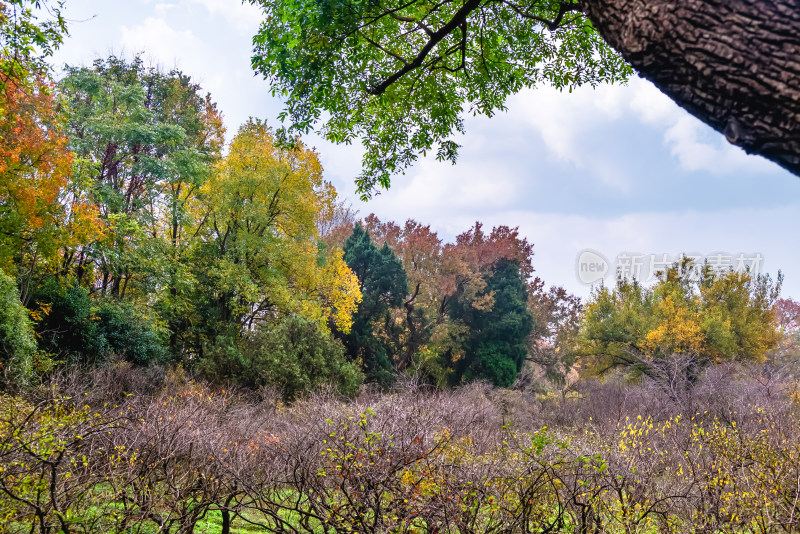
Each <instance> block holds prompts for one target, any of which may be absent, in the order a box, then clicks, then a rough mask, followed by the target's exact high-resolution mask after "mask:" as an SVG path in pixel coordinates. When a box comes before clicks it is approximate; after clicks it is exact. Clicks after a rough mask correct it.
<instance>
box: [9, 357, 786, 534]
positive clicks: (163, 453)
mask: <svg viewBox="0 0 800 534" xmlns="http://www.w3.org/2000/svg"><path fill="white" fill-rule="evenodd" d="M770 369H772V370H773V371H774V368H770V367H769V366H751V367H742V366H738V365H733V364H730V365H725V366H717V367H715V368H712V369H710V370H709V371H708V372H706V373H705V374H704V375H703V377H702V378H701V379H700V380H699V381H698V382H697V383H696V384H694V386H693V387H692V389H691V394H690V395H688V394H687V395H684V396H682V397H680V398H676V397H675V396H674V395H672V394H670V392H669V391H667V390H666V389H665V387H664V384H660V383H656V382H646V383H643V384H641V385H638V386H631V385H629V384H625V383H624V382H623V381H620V380H613V379H610V378H609V379H607V380H606V381H605V382H599V381H585V382H581V383H580V386H579V387H578V388H577V389H576V390H574V391H573V392H572V393H571V394H570V395H568V396H566V397H565V398H561V399H559V398H554V397H542V396H539V397H537V396H532V395H528V394H524V393H521V392H519V391H517V392H513V391H509V390H499V389H493V388H491V387H489V386H486V385H481V384H473V385H471V386H468V387H465V388H461V389H457V390H452V391H441V390H433V389H427V388H422V389H419V388H417V387H415V386H413V385H411V384H406V385H404V386H403V387H402V388H398V389H396V390H395V391H394V392H392V393H391V394H388V395H387V394H374V393H369V392H364V393H362V394H361V395H360V396H359V397H357V398H356V399H354V400H352V401H350V402H342V401H340V400H338V399H337V398H336V397H334V396H332V395H323V394H319V395H316V396H312V397H306V398H304V399H300V400H298V401H297V402H295V403H294V404H293V405H291V406H289V407H287V406H285V405H283V404H282V403H281V402H280V400H279V397H277V396H274V395H272V394H271V393H270V392H268V391H262V392H261V393H260V394H259V395H255V394H253V393H248V394H246V395H245V394H241V393H237V392H231V391H223V390H216V391H214V390H212V389H210V388H208V387H207V386H205V385H203V384H202V383H197V382H192V381H190V380H188V379H187V378H186V376H185V375H184V374H183V373H181V372H180V370H178V371H175V370H172V371H168V372H164V371H163V370H159V369H151V370H149V371H143V370H140V369H134V368H131V367H130V366H129V364H120V365H118V366H115V367H108V368H105V369H104V370H96V369H95V370H91V371H87V372H86V373H83V374H82V375H78V374H72V375H70V376H64V377H60V378H54V379H53V381H52V383H51V384H49V385H48V386H47V387H42V388H41V389H38V390H37V393H36V394H35V395H33V396H31V397H30V398H28V399H27V400H22V399H21V398H18V397H11V396H3V397H2V399H0V405H1V406H0V460H1V461H2V465H3V476H2V477H1V478H0V513H2V516H3V518H4V527H3V528H4V530H5V531H8V532H42V533H46V532H58V531H63V532H154V531H159V532H201V531H204V530H206V529H207V528H209V525H214V526H215V528H220V529H221V530H222V532H236V531H237V529H244V528H261V529H264V530H265V531H268V532H370V533H372V532H462V533H466V532H652V531H660V532H676V533H677V532H793V531H796V530H797V528H798V521H797V514H798V511H800V510H798V497H800V434H798V432H797V428H798V422H799V421H798V415H797V413H796V409H797V403H798V392H797V390H796V389H795V387H796V380H795V379H794V378H793V377H791V376H789V375H788V374H787V373H786V372H785V370H784V372H782V373H781V377H782V378H780V379H778V378H776V376H774V375H770Z"/></svg>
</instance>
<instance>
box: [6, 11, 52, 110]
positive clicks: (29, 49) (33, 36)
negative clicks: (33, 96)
mask: <svg viewBox="0 0 800 534" xmlns="http://www.w3.org/2000/svg"><path fill="white" fill-rule="evenodd" d="M63 5H64V2H63V1H61V0H55V1H50V0H2V1H1V2H0V91H3V90H5V85H6V84H7V83H8V82H9V81H11V82H13V83H14V84H16V85H19V84H20V82H23V83H24V82H25V81H26V80H29V79H30V78H29V75H30V74H31V73H35V74H42V73H44V72H46V71H47V69H48V65H47V63H46V61H45V60H46V58H48V57H49V56H51V55H52V54H53V52H55V50H56V49H57V48H58V47H59V46H60V45H61V43H62V42H63V40H64V35H66V33H67V22H66V19H65V18H64V17H63V15H62V14H61V9H62V7H63ZM3 113H5V111H4V107H3V106H2V105H0V115H2V114H3Z"/></svg>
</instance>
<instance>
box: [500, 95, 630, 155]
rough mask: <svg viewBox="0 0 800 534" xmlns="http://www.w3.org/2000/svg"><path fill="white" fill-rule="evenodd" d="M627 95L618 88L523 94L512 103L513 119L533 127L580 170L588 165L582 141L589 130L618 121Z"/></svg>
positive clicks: (552, 148) (559, 153)
mask: <svg viewBox="0 0 800 534" xmlns="http://www.w3.org/2000/svg"><path fill="white" fill-rule="evenodd" d="M624 97H625V95H624V93H622V92H621V91H620V90H619V88H618V87H612V86H602V87H598V88H597V89H592V88H590V87H581V88H579V89H576V90H575V91H573V92H572V93H566V92H561V91H558V90H556V89H553V88H550V87H542V88H539V89H535V90H527V91H523V92H521V93H519V94H517V95H515V96H514V97H512V98H511V99H510V101H509V108H510V109H511V110H512V114H510V115H511V117H512V119H513V120H518V121H521V122H524V123H527V124H529V125H531V126H533V127H534V128H535V129H536V130H538V131H539V133H540V135H541V136H542V140H543V141H544V143H545V145H546V146H547V147H548V148H549V149H550V150H551V151H552V152H553V154H554V155H555V156H557V157H558V158H559V159H562V160H567V161H570V162H572V163H574V164H576V165H578V166H579V167H582V166H583V165H585V164H586V163H588V162H587V160H586V158H585V157H584V153H583V152H582V151H581V143H580V139H581V138H582V137H583V135H584V134H585V133H586V132H587V131H588V130H590V129H592V128H594V127H597V126H598V125H600V124H603V123H606V122H610V121H614V120H616V119H618V118H619V117H620V116H621V114H622V112H623V103H624Z"/></svg>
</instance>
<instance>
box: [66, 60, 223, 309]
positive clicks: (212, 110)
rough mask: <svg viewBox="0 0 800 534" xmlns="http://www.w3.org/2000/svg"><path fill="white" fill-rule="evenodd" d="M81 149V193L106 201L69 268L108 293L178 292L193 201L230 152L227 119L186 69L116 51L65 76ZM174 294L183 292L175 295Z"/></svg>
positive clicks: (69, 254) (70, 255)
mask: <svg viewBox="0 0 800 534" xmlns="http://www.w3.org/2000/svg"><path fill="white" fill-rule="evenodd" d="M59 88H60V90H61V95H62V96H63V98H64V100H65V105H66V114H67V117H68V123H69V130H70V133H71V139H70V143H69V146H70V148H71V149H72V150H73V151H74V153H75V157H76V164H75V170H74V173H75V176H76V178H75V180H76V182H77V183H78V184H80V186H81V187H80V188H77V189H76V191H75V195H78V196H80V197H81V198H86V199H88V201H90V202H91V203H92V204H93V205H95V206H96V207H97V210H98V212H99V216H100V218H101V220H102V221H103V224H104V232H103V235H102V236H100V237H98V238H96V239H93V240H86V241H83V242H82V243H80V244H79V246H76V247H74V248H73V249H72V250H68V251H65V253H64V264H65V269H64V270H65V271H66V272H68V273H69V274H73V275H74V276H75V277H76V278H77V280H78V282H79V283H81V284H83V285H86V286H89V287H90V288H92V290H93V291H94V290H96V291H98V292H99V293H101V294H103V295H111V296H113V297H114V298H118V299H123V298H125V297H126V295H131V294H134V295H135V294H136V292H137V290H138V291H139V293H140V295H142V294H143V295H146V297H147V298H148V299H149V298H150V295H151V294H152V293H154V292H157V291H158V290H159V289H162V288H164V287H166V288H168V292H172V293H174V292H175V289H176V285H177V284H178V282H177V281H176V277H177V273H176V266H177V264H178V263H179V262H180V260H181V254H184V255H185V249H186V247H185V245H186V240H185V239H184V238H185V236H184V235H183V233H182V231H183V230H184V229H185V228H186V227H190V226H192V225H191V224H190V223H189V218H190V217H189V216H188V213H187V203H188V202H189V200H190V199H192V198H194V196H196V193H197V191H198V189H199V187H200V186H201V185H202V184H203V182H204V181H205V179H206V178H207V176H208V173H209V170H210V166H211V164H212V163H213V162H214V161H216V159H217V158H218V157H219V155H220V151H221V149H222V144H223V142H224V128H223V126H222V118H221V115H220V113H219V111H217V109H216V106H215V104H214V103H213V102H212V101H211V99H210V97H209V96H208V95H205V96H204V95H203V94H202V92H201V88H200V86H199V85H197V84H195V83H193V82H192V81H191V79H190V78H189V77H188V76H186V75H184V74H183V73H182V72H180V71H178V70H174V71H171V72H169V73H163V72H161V71H159V70H158V69H156V68H147V67H146V66H145V65H144V62H143V61H142V59H141V58H139V57H135V58H134V59H133V60H132V61H130V62H128V61H126V60H124V59H121V58H117V57H115V56H111V57H109V58H108V59H106V60H97V61H95V62H94V64H93V66H92V67H91V68H88V67H68V68H67V75H66V76H65V77H64V78H63V79H62V80H61V82H60V83H59ZM173 296H174V295H173Z"/></svg>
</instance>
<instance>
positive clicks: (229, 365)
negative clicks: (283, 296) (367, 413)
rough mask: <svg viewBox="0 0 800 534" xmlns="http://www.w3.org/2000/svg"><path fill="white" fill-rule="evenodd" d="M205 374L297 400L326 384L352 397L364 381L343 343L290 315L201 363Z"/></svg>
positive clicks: (220, 348) (217, 349) (220, 347)
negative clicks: (275, 390) (269, 390)
mask: <svg viewBox="0 0 800 534" xmlns="http://www.w3.org/2000/svg"><path fill="white" fill-rule="evenodd" d="M201 370H202V371H203V373H204V374H205V375H206V376H207V377H209V378H213V379H217V380H231V381H233V382H235V383H236V384H237V385H239V386H244V387H250V388H254V389H255V388H259V387H263V386H272V387H275V388H276V389H277V390H278V391H280V393H281V395H282V396H283V399H284V400H286V401H293V400H295V399H296V398H297V397H299V396H301V395H303V394H305V393H309V392H311V391H314V390H315V389H318V388H320V387H322V386H323V385H330V386H332V387H334V388H335V389H336V390H337V391H338V392H339V393H341V394H342V395H352V394H354V393H356V392H357V391H358V387H359V386H360V385H361V383H362V382H363V380H364V374H363V373H362V372H361V369H359V366H358V365H357V364H356V363H355V362H352V361H350V360H349V359H348V358H347V356H346V354H345V350H344V346H343V345H342V343H341V341H339V340H338V339H335V338H334V337H333V336H332V335H331V334H330V333H329V332H327V331H325V330H323V329H322V328H320V325H319V324H318V323H316V322H314V321H309V320H308V319H306V318H304V317H301V316H299V315H290V316H288V317H286V318H285V319H283V320H282V321H280V322H279V323H277V324H274V325H272V324H264V325H261V326H260V327H259V328H258V329H256V330H255V331H254V332H252V333H250V334H248V335H247V338H246V339H245V341H244V342H243V343H242V346H241V347H236V346H234V345H232V344H227V345H226V344H225V343H221V344H219V345H218V346H216V347H215V348H214V352H213V353H212V354H209V355H207V357H206V358H205V359H204V361H203V362H201Z"/></svg>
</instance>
